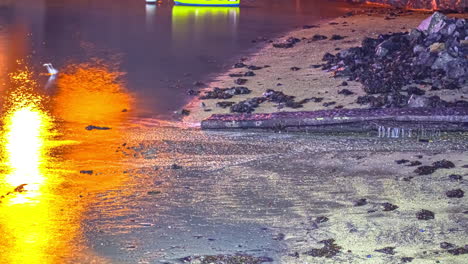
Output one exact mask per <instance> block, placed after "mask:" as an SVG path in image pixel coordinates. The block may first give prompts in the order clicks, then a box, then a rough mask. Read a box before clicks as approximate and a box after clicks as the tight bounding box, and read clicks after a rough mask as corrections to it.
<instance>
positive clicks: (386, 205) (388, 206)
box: [382, 203, 398, 211]
mask: <svg viewBox="0 0 468 264" xmlns="http://www.w3.org/2000/svg"><path fill="white" fill-rule="evenodd" d="M382 206H383V208H384V209H383V210H384V211H393V210H396V209H398V206H396V205H394V204H391V203H383V204H382Z"/></svg>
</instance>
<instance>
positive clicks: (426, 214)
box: [416, 209, 435, 220]
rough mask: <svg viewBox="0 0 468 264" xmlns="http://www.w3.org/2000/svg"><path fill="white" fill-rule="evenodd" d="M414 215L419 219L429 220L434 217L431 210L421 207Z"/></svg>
mask: <svg viewBox="0 0 468 264" xmlns="http://www.w3.org/2000/svg"><path fill="white" fill-rule="evenodd" d="M416 217H417V218H418V219H419V220H431V219H434V218H435V216H434V213H433V212H431V211H429V210H425V209H422V210H421V211H419V212H417V213H416Z"/></svg>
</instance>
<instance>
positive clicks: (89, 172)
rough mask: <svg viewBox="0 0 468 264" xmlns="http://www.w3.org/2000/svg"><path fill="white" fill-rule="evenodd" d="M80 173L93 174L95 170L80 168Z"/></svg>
mask: <svg viewBox="0 0 468 264" xmlns="http://www.w3.org/2000/svg"><path fill="white" fill-rule="evenodd" d="M80 173H81V174H89V175H91V174H93V171H92V170H80Z"/></svg>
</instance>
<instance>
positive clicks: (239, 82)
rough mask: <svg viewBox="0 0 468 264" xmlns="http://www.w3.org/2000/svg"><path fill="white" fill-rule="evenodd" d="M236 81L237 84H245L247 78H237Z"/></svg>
mask: <svg viewBox="0 0 468 264" xmlns="http://www.w3.org/2000/svg"><path fill="white" fill-rule="evenodd" d="M234 83H235V84H237V85H244V84H246V83H247V79H242V78H237V79H236V80H234Z"/></svg>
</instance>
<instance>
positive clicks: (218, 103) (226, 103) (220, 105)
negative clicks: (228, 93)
mask: <svg viewBox="0 0 468 264" xmlns="http://www.w3.org/2000/svg"><path fill="white" fill-rule="evenodd" d="M234 104H235V102H228V101H224V102H217V103H216V106H217V107H221V108H228V107H231V106H232V105H234Z"/></svg>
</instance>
